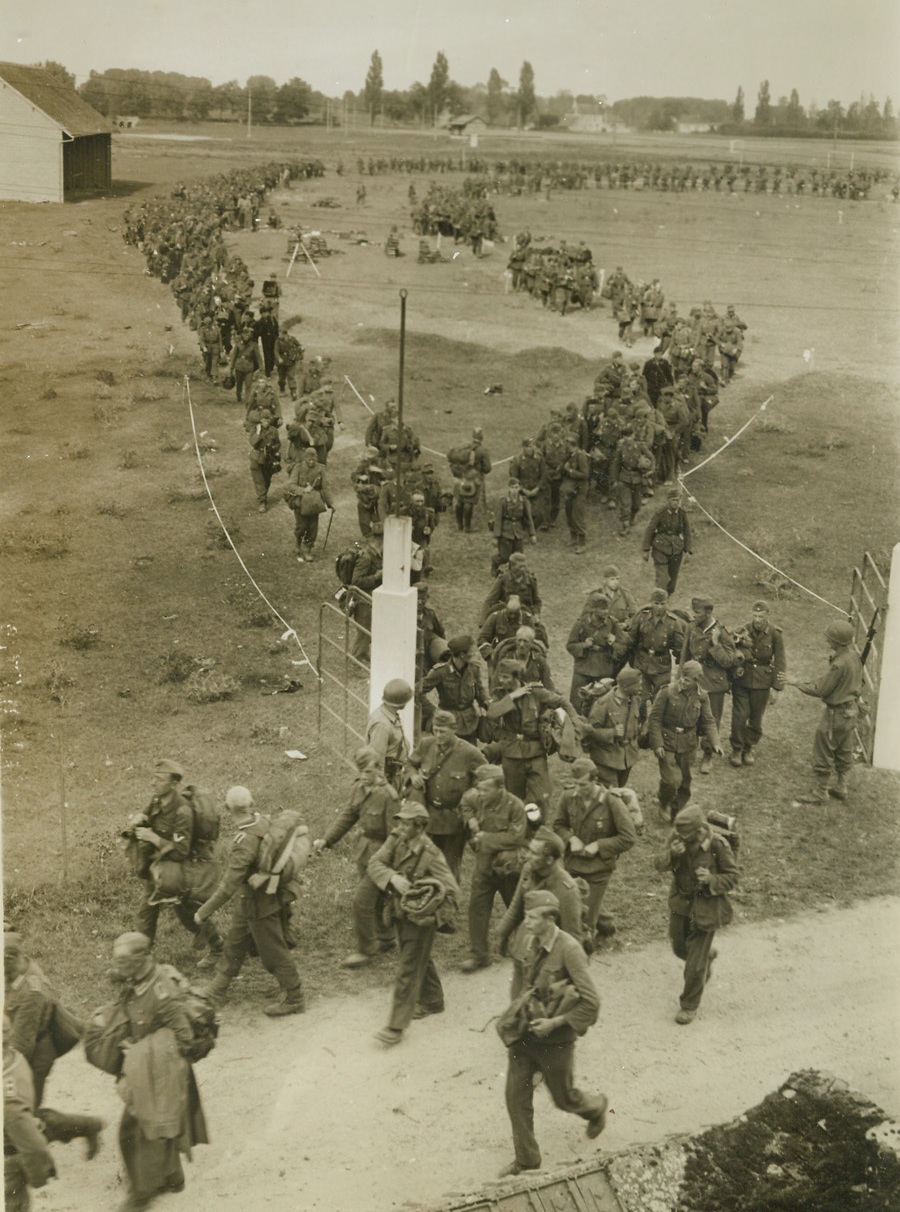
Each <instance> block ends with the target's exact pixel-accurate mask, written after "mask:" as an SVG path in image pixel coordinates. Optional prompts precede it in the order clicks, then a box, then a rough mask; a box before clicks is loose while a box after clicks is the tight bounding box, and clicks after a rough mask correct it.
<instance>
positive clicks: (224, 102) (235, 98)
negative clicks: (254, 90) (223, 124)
mask: <svg viewBox="0 0 900 1212" xmlns="http://www.w3.org/2000/svg"><path fill="white" fill-rule="evenodd" d="M246 108H247V94H246V93H245V92H244V90H243V89H242V88H241V86H240V85H239V84H238V82H237V80H229V81H227V83H225V84H217V85H216V87H215V88H214V89H213V90H212V109H213V110H215V112H216V114H217V116H218V117H219V118H224V119H225V120H226V121H234V120H235V119H240V118H241V117H243V114H244V112H245V110H246Z"/></svg>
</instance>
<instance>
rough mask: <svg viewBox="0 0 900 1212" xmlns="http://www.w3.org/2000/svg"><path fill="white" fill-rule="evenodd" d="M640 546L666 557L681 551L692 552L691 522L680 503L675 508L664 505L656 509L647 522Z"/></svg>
mask: <svg viewBox="0 0 900 1212" xmlns="http://www.w3.org/2000/svg"><path fill="white" fill-rule="evenodd" d="M641 548H642V550H643V551H651V550H652V551H653V553H654V555H655V554H656V553H657V552H658V553H659V554H660V555H661V556H666V557H668V556H673V555H680V554H681V553H682V552H683V551H686V552H687V553H688V555H690V554H691V553H692V551H693V538H692V536H691V523H690V519H689V518H688V516H687V514H686V513H685V511H684V510H683V509H682V508H681V506H680V505H679V506H677V507H676V508H675V509H672V508H671V506H669V505H664V506H663V507H662V509H658V510H657V511H656V513H655V514H654V515H653V517H652V518H651V519H650V521H649V522H648V523H647V529H646V530H645V531H644V541H643V543H642V544H641Z"/></svg>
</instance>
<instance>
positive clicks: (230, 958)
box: [216, 909, 301, 994]
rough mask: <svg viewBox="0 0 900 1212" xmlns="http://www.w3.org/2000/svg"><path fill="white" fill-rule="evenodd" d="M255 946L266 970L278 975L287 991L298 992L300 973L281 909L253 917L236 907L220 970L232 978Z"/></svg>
mask: <svg viewBox="0 0 900 1212" xmlns="http://www.w3.org/2000/svg"><path fill="white" fill-rule="evenodd" d="M254 946H255V947H256V953H257V955H258V956H259V958H260V962H261V963H262V966H263V967H264V968H265V970H266V972H270V973H271V974H272V976H274V977H275V979H276V980H277V981H278V983H279V985H280V986H281V988H282V989H283V990H284V992H285V993H292V994H296V992H297V991H298V990H299V989H300V984H301V982H300V973H299V971H298V970H297V965H296V964H295V963H294V959H293V956H292V955H291V952H290V948H289V947H288V945H287V939H286V938H285V935H284V922H283V920H282V914H281V911H279V912H277V913H270V914H269V916H268V917H260V918H252V919H251V918H247V917H245V916H244V914H243V913H242V912H241V911H240V910H239V909H235V911H234V916H233V917H232V919H231V925H230V926H229V928H228V933H227V934H226V935H225V939H224V943H223V948H222V955H221V957H220V959H219V962H218V963H217V964H216V972H217V973H218V974H220V975H221V976H224V977H227V979H228V980H232V979H233V978H234V977H236V976H237V974H238V973H239V972H240V970H241V968H242V967H243V966H244V960H245V959H247V957H248V956H249V955H250V953H251V950H252V948H253V947H254Z"/></svg>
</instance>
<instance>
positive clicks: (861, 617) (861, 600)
mask: <svg viewBox="0 0 900 1212" xmlns="http://www.w3.org/2000/svg"><path fill="white" fill-rule="evenodd" d="M886 608H887V585H886V584H885V580H884V577H883V576H882V575H881V573H880V572H879V570H878V567H877V565H876V563H875V561H874V560H873V559H872V556H871V555H870V554H869V552H868V551H867V552H865V554H864V555H863V558H862V564H861V565H860V567H859V568H854V569H853V579H852V582H851V585H850V612H849V613H850V622H851V623H852V624H853V647H854V648H855V649H856V652H857V654H858V655H859V656H860V657H862V658H863V693H864V695H865V699H866V702H867V703H868V706H869V713H868V715H866V716H863V715H860V717H859V723H858V724H857V727H856V731H855V735H856V744H857V750H858V751H859V752H861V753H862V754H863V756H864V757H865V760H866V761H867V762H869V763H870V764H871V761H872V747H873V745H874V742H875V715H876V712H877V709H878V690H879V685H880V680H881V644H880V634H881V631H882V629H883V624H884V612H885V610H886Z"/></svg>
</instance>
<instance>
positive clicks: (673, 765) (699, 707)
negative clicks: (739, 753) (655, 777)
mask: <svg viewBox="0 0 900 1212" xmlns="http://www.w3.org/2000/svg"><path fill="white" fill-rule="evenodd" d="M702 678H703V666H702V665H701V664H700V662H699V661H685V662H684V664H683V665H682V666H681V668H680V670H679V671H678V676H677V677H676V678H675V680H674V681H673V682H670V683H669V684H668V685H667V686H663V688H662V690H660V692H659V694H657V696H656V698H655V699H654V700H653V706H652V707H651V709H650V716H649V719H648V728H649V732H650V748H651V749H652V750H653V752H654V753H655V754H656V757H657V759H658V761H659V806H660V810H661V811H662V812H663V813H664V814H665V815H667V816H668V817H669V819H670V820H672V819H674V817H675V815H676V813H678V811H679V810H680V809H681V808H683V807H684V806H685V804H686V803H687V802H688V800H689V799H690V798H691V759H692V758H693V756H694V753H695V752H696V750H697V733H698V729H699V730H702V732H703V736H704V738H705V740H706V741H707V743H708V745H709V747H710V752H711V753H718V754H721V752H722V750H721V748H720V746H719V733H718V729H717V728H716V721H715V719H714V717H713V713H712V711H711V710H710V706H709V695H708V694H707V693H706V691H705V690H703V689H702V687H701V685H700V682H701V680H702Z"/></svg>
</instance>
